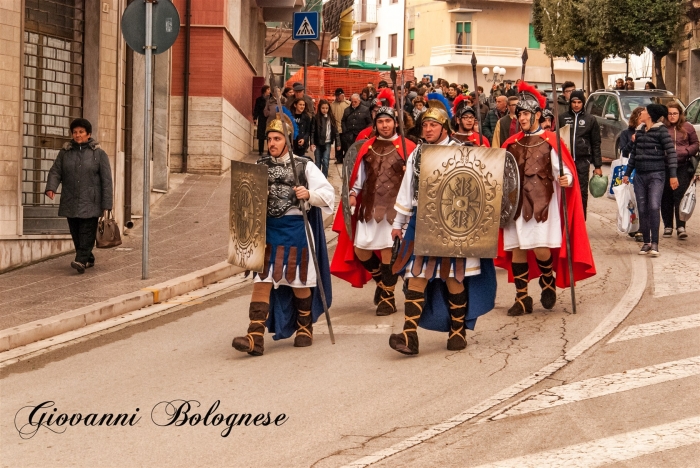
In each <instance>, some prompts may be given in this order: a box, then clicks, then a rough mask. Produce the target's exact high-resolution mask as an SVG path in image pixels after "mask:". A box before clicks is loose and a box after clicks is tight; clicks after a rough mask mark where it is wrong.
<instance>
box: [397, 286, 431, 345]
mask: <svg viewBox="0 0 700 468" xmlns="http://www.w3.org/2000/svg"><path fill="white" fill-rule="evenodd" d="M424 303H425V292H418V291H413V290H411V289H408V290H406V305H405V312H404V313H405V317H404V323H403V332H401V333H392V334H391V336H390V337H389V346H391V348H392V349H395V350H396V351H398V352H400V353H401V354H407V355H413V354H418V331H417V330H418V321H419V320H420V316H421V314H422V313H423V304H424Z"/></svg>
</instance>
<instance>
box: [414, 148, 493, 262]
mask: <svg viewBox="0 0 700 468" xmlns="http://www.w3.org/2000/svg"><path fill="white" fill-rule="evenodd" d="M505 159H506V151H505V150H504V149H500V148H482V147H469V146H438V145H423V150H422V155H421V168H420V181H419V183H420V185H419V188H418V213H417V223H416V240H415V247H414V249H415V250H414V251H415V254H416V255H422V256H431V257H458V258H459V257H462V258H464V257H477V258H494V257H496V255H497V252H498V228H499V225H500V216H501V203H502V201H503V170H504V165H505Z"/></svg>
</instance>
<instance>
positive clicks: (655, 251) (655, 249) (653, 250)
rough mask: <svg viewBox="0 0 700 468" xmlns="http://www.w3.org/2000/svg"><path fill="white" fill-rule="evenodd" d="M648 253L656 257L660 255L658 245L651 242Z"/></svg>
mask: <svg viewBox="0 0 700 468" xmlns="http://www.w3.org/2000/svg"><path fill="white" fill-rule="evenodd" d="M649 255H651V256H652V257H658V256H659V255H661V254H660V253H659V246H658V245H657V244H651V249H650V250H649Z"/></svg>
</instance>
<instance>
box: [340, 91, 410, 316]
mask: <svg viewBox="0 0 700 468" xmlns="http://www.w3.org/2000/svg"><path fill="white" fill-rule="evenodd" d="M389 97H390V99H389V102H388V104H391V101H393V95H391V96H389ZM374 131H375V133H376V136H374V137H372V138H370V139H369V140H368V141H366V142H365V143H364V144H363V145H362V147H361V148H360V151H359V152H358V155H357V161H356V162H355V166H354V168H353V171H352V174H351V175H350V178H349V188H350V197H349V199H350V204H351V205H352V206H355V208H356V210H355V213H354V214H353V215H352V221H351V225H352V228H353V238H352V239H351V238H350V236H349V235H348V233H347V231H346V229H345V224H344V218H343V207H342V206H339V207H338V212H337V214H336V217H335V221H334V223H333V230H334V231H336V232H337V233H338V234H339V236H338V246H337V248H336V250H335V254H334V255H333V261H332V263H331V274H333V275H335V276H337V277H339V278H341V279H344V280H345V281H348V282H349V283H350V284H351V285H352V286H353V287H356V288H361V287H362V286H363V285H364V284H365V283H367V282H368V281H369V280H370V279H372V278H373V279H374V281H375V282H376V289H375V295H374V304H375V305H376V306H377V311H376V313H377V315H390V314H393V313H394V312H396V301H395V299H394V289H395V286H396V283H397V281H398V275H397V274H395V273H393V272H392V271H391V265H390V262H391V254H392V246H393V239H392V237H391V230H392V223H393V222H394V217H395V216H396V210H395V209H394V204H395V202H396V195H397V193H398V191H399V188H400V186H401V180H402V178H403V173H404V170H405V165H406V157H407V155H408V154H410V153H411V152H412V151H413V150H414V149H415V145H414V144H413V142H411V141H410V140H406V143H405V144H406V148H403V146H402V141H401V138H400V137H399V136H398V135H397V134H396V115H395V111H394V109H393V106H391V107H390V106H381V107H379V108H378V109H377V112H376V115H375V117H374Z"/></svg>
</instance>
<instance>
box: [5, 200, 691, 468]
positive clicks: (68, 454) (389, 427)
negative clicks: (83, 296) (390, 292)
mask: <svg viewBox="0 0 700 468" xmlns="http://www.w3.org/2000/svg"><path fill="white" fill-rule="evenodd" d="M591 209H592V210H593V211H597V212H598V213H601V214H602V216H603V217H609V218H610V219H614V214H613V210H614V207H613V203H612V202H610V201H608V200H594V202H593V203H592V206H591ZM588 229H589V235H590V238H591V243H592V246H593V251H594V253H595V259H596V265H597V268H598V272H599V273H598V275H597V276H596V277H594V278H591V279H590V280H587V281H585V282H583V283H581V284H579V286H578V288H577V294H578V299H579V301H578V314H577V315H572V314H571V313H570V310H571V307H570V296H569V291H568V290H565V291H560V293H559V300H558V304H557V306H556V307H555V309H554V310H553V311H544V310H543V309H542V308H541V307H540V306H539V304H536V308H535V312H534V313H533V314H532V315H530V316H525V317H520V318H511V317H507V316H506V310H507V309H508V307H510V305H511V304H512V298H513V296H514V289H513V286H512V285H509V284H507V282H506V275H505V272H504V271H500V270H499V273H498V281H499V289H498V297H497V308H496V309H495V310H493V311H492V312H491V313H489V314H487V315H486V316H485V317H483V318H481V319H479V322H478V324H477V328H476V331H475V332H471V333H469V334H468V347H467V349H466V350H465V351H461V352H448V351H447V350H446V349H445V345H446V340H447V334H442V333H435V332H428V331H425V330H419V337H420V340H421V352H420V355H418V356H415V357H405V356H402V355H400V354H398V353H396V352H395V351H393V350H391V349H390V348H389V346H388V335H389V334H390V333H391V332H392V331H394V330H399V329H400V328H401V326H402V324H403V314H402V309H403V308H402V306H400V307H399V313H397V314H394V315H393V316H389V317H376V316H375V315H374V307H373V306H372V304H371V298H372V293H373V291H372V290H370V288H365V289H363V290H358V289H352V288H350V287H348V286H347V284H346V283H343V282H341V281H334V284H333V286H334V291H333V292H334V302H333V307H332V317H333V325H334V328H335V330H336V344H335V345H332V344H331V343H330V340H329V339H328V335H327V334H324V333H323V332H324V324H323V323H319V324H317V325H316V326H315V332H316V333H315V337H314V345H313V346H312V347H310V348H294V347H293V346H292V340H284V341H280V342H273V341H272V339H271V337H270V335H267V336H266V346H265V348H266V350H265V355H264V356H262V357H258V358H254V357H250V356H248V355H245V354H241V353H238V352H236V351H235V350H233V349H232V348H231V345H230V343H231V339H232V338H233V337H234V336H237V335H241V334H243V333H244V332H245V329H246V327H247V323H248V320H247V311H248V302H249V294H250V287H245V288H242V289H239V290H236V291H233V292H231V293H228V294H224V295H221V296H219V297H216V298H214V299H210V300H206V301H202V302H201V303H198V304H194V305H191V306H189V307H184V308H181V309H180V310H178V311H176V312H173V313H171V314H169V315H166V316H163V317H159V318H156V319H154V320H151V321H147V322H143V323H139V324H136V325H133V326H131V327H128V328H124V329H121V330H118V331H115V332H113V333H107V334H103V335H100V336H97V337H95V338H93V339H90V340H87V341H82V342H79V343H76V344H73V345H70V346H66V347H63V348H61V349H58V350H55V351H52V352H49V353H46V354H43V355H40V356H37V357H34V358H31V359H28V360H25V361H22V362H19V363H17V364H13V365H11V366H8V367H6V368H4V369H2V370H0V392H1V395H2V398H1V400H0V445H1V446H2V449H1V450H2V456H1V457H0V460H1V462H0V464H1V465H2V466H3V467H5V466H6V467H17V466H27V467H29V466H41V467H54V466H55V467H69V466H80V467H130V466H148V467H180V466H182V467H185V466H187V467H190V466H202V467H204V466H207V467H224V466H226V467H231V466H236V467H238V466H260V467H278V466H285V467H286V466H290V467H297V466H298V467H307V466H314V467H331V466H341V465H345V464H353V463H354V462H356V461H357V460H360V459H363V457H367V456H371V455H373V454H377V453H378V452H380V451H382V450H384V449H386V448H388V447H391V446H395V445H396V444H401V443H402V441H406V439H410V438H411V437H413V436H415V435H416V434H419V433H422V432H423V431H425V430H426V429H430V428H433V427H434V426H435V425H437V424H440V423H442V422H444V421H446V420H449V419H450V418H453V417H455V416H456V415H459V414H460V413H463V412H464V411H465V410H467V409H469V408H472V407H474V406H475V405H478V404H480V403H481V402H483V401H485V400H487V399H489V398H492V397H494V395H497V394H498V393H499V392H501V391H502V390H503V389H506V388H508V387H510V386H512V385H513V384H516V383H517V382H520V381H522V380H523V379H528V378H529V377H531V376H533V375H535V374H536V373H537V372H538V371H540V370H541V369H542V368H544V367H545V366H547V365H549V364H550V363H552V362H555V361H556V360H557V359H561V356H562V355H565V354H566V353H567V352H570V351H571V350H572V349H573V348H574V346H575V345H576V344H577V343H579V342H581V341H582V340H584V339H585V338H586V337H587V336H588V335H589V334H590V333H591V332H592V331H594V330H595V329H596V327H598V326H599V324H601V323H603V322H604V321H605V320H606V317H608V316H609V314H611V311H613V310H616V309H615V307H616V305H618V304H619V303H620V302H621V301H623V300H624V299H625V298H626V297H628V296H629V291H630V282H631V279H633V278H638V277H640V274H641V270H639V268H641V269H646V271H644V275H641V276H645V277H646V287H645V289H644V288H643V289H644V296H643V297H642V299H641V301H640V302H639V305H637V307H636V308H634V310H632V312H631V313H630V315H629V316H628V317H627V318H626V319H625V320H624V321H623V322H622V324H620V325H619V326H617V327H616V328H615V330H614V331H613V332H612V333H610V334H609V335H607V336H606V337H605V339H603V340H602V341H600V343H598V344H597V345H595V346H593V347H592V348H591V349H590V350H588V351H587V352H585V353H583V354H582V355H581V356H579V357H578V358H576V359H575V360H574V361H573V362H571V363H569V364H567V365H565V366H563V367H562V368H561V369H560V370H559V371H557V372H556V373H554V374H553V375H551V376H550V377H548V378H545V379H544V380H542V381H541V382H540V383H538V384H536V385H534V386H532V387H531V388H526V389H524V391H523V392H522V393H521V394H520V395H518V396H517V397H516V398H511V399H506V400H504V401H503V402H502V403H500V404H497V405H492V406H493V407H492V408H489V409H488V411H484V412H483V413H481V414H479V415H477V416H476V417H474V418H471V419H469V420H468V421H466V422H464V423H463V424H460V425H456V426H455V427H453V428H451V429H450V430H445V431H443V432H439V431H438V432H436V433H435V434H436V435H435V436H434V437H431V438H426V439H425V440H424V441H421V442H420V443H416V444H414V445H413V446H412V447H410V448H407V449H405V450H401V451H398V452H397V453H395V454H393V455H392V456H390V457H388V458H383V459H382V458H381V456H380V457H377V460H378V463H377V464H376V466H416V467H423V466H479V465H483V464H489V463H497V462H499V463H500V462H504V461H506V460H510V461H507V462H504V463H510V464H504V465H502V466H602V465H603V464H606V463H617V464H613V465H610V466H620V467H621V466H644V467H646V466H683V467H688V466H698V462H697V461H696V460H697V458H698V457H697V452H698V442H700V440H696V439H694V438H693V437H695V438H697V434H696V433H697V432H698V431H697V427H698V426H699V424H697V423H696V424H694V423H695V422H696V419H693V418H697V417H698V416H700V404H699V403H698V398H697V395H698V390H699V388H698V384H699V383H700V379H699V378H698V371H697V369H698V362H697V356H699V355H700V353H699V352H700V342H699V340H698V334H697V330H698V328H697V326H698V324H699V320H698V318H697V317H695V318H693V317H694V314H698V312H700V311H699V310H698V307H697V304H698V302H700V267H699V266H698V265H700V261H699V260H700V254H698V252H699V251H700V249H699V248H698V247H700V235H693V236H692V237H691V239H690V240H689V241H687V242H686V243H680V242H679V241H677V240H676V239H672V240H669V241H665V242H662V245H661V249H662V256H661V257H659V258H657V259H647V258H642V259H640V258H638V256H636V252H637V250H638V246H637V244H636V243H635V242H634V241H632V240H630V239H629V238H628V237H627V236H622V235H617V234H616V233H615V232H614V225H611V224H610V222H608V221H606V220H605V219H603V218H601V217H600V216H590V217H589V220H588ZM689 231H690V232H691V233H692V234H695V233H697V232H700V222H699V221H698V220H697V219H696V220H693V222H691V224H690V226H689ZM640 265H641V267H640ZM679 266H680V267H682V268H681V269H680V271H679ZM633 269H637V271H636V272H635V271H633ZM635 275H636V276H635ZM397 289H400V288H397ZM530 291H531V294H533V295H535V296H537V294H538V291H539V287H538V286H537V284H536V282H534V281H533V282H532V283H531V285H530ZM399 296H401V295H400V293H399ZM398 302H399V304H402V302H403V301H402V297H401V299H400V300H399V301H398ZM669 319H675V321H674V320H671V321H670V322H668V320H669ZM658 321H664V322H662V324H660V325H651V326H650V327H649V326H646V328H644V327H642V328H641V329H640V328H639V327H637V328H631V329H629V330H630V331H627V332H625V330H628V327H630V326H638V325H644V324H647V323H649V322H658ZM640 330H641V331H640ZM649 330H651V331H649ZM674 330H675V331H674ZM623 332H625V333H627V335H624V336H623V337H628V338H629V337H630V336H632V337H633V338H629V339H624V340H618V341H612V342H610V340H611V339H614V337H616V336H617V334H618V333H623ZM654 332H658V333H656V334H651V335H648V334H649V333H654ZM693 358H695V361H693ZM676 361H679V362H680V364H679V363H677V362H676ZM668 363H671V364H668ZM650 366H657V367H659V366H661V367H660V369H661V370H659V369H657V367H654V368H652V369H651V370H648V369H647V370H642V371H639V372H637V373H635V372H632V373H630V372H631V371H632V370H634V369H640V368H645V367H650ZM664 366H665V367H664ZM667 368H671V369H672V371H664V369H667ZM674 369H675V370H674ZM625 371H627V372H625ZM664 372H665V373H664ZM674 372H675V373H674ZM659 373H660V374H661V377H659V376H657V374H659ZM669 373H670V374H671V377H669V376H668V374H669ZM618 374H622V375H623V376H624V375H626V374H630V375H631V376H632V377H630V378H623V377H620V376H619V375H618ZM637 374H639V375H640V376H641V377H639V379H636V380H635V378H634V376H635V375H637ZM610 375H612V377H609V376H610ZM649 375H651V376H652V377H651V378H649ZM664 376H665V377H664ZM600 377H604V378H603V379H602V381H603V383H600V379H599V378H600ZM672 377H673V378H672ZM596 379H598V380H596ZM640 379H641V380H640ZM655 379H656V380H655ZM611 381H612V382H613V383H612V384H610V382H611ZM639 381H643V382H644V385H641V384H640V383H639ZM581 382H583V383H581ZM571 384H577V385H574V386H573V387H572V386H571ZM567 385H569V386H567ZM610 385H612V387H611V386H610ZM640 385H641V386H640ZM605 388H608V390H605ZM610 388H612V390H610ZM620 389H622V390H620ZM545 390H546V391H548V392H553V393H541V392H543V391H545ZM606 392H607V393H606ZM531 394H532V395H531ZM174 400H190V401H197V402H199V404H200V405H201V406H199V407H196V403H194V402H193V403H192V405H193V407H192V409H191V410H190V413H189V415H190V416H192V415H193V414H194V413H195V412H198V413H199V414H201V416H202V417H203V416H204V415H205V414H206V412H207V410H208V409H209V408H210V406H211V405H212V404H214V402H216V401H219V402H220V404H219V407H218V409H217V410H216V411H215V412H214V413H221V414H223V415H224V416H228V415H230V414H232V413H236V414H239V413H252V414H253V415H255V414H258V413H264V414H267V413H268V412H269V413H270V414H271V419H273V420H274V418H275V417H276V416H279V415H281V414H284V415H285V418H284V419H283V420H281V422H283V423H282V424H280V425H275V424H274V423H273V424H270V425H267V426H254V425H250V426H233V428H232V429H231V430H230V433H227V435H226V437H224V436H222V433H223V432H225V429H226V424H225V423H223V424H220V425H218V426H213V425H211V424H210V425H208V426H204V425H203V423H202V422H201V421H199V422H198V423H197V424H196V425H190V424H187V425H184V426H180V427H175V426H172V425H171V426H164V425H158V424H164V423H165V422H166V421H167V419H168V414H167V413H166V412H165V409H166V408H167V407H166V405H164V404H162V402H172V401H174ZM520 400H522V402H520ZM45 401H53V402H55V407H51V408H47V410H46V412H47V413H48V414H51V413H52V412H53V408H57V411H56V414H60V413H66V414H68V415H69V417H70V415H73V414H74V413H81V414H82V415H83V417H85V416H86V415H87V414H89V413H96V414H98V415H102V414H105V413H126V414H128V415H129V417H131V416H132V415H135V416H134V418H133V419H132V421H133V420H135V419H137V418H139V417H140V419H139V420H138V422H136V423H135V424H133V425H128V424H127V425H126V426H122V425H118V426H109V427H107V426H104V425H103V426H86V425H84V424H83V423H82V422H81V423H79V424H77V425H75V426H69V425H64V426H62V427H58V426H55V425H54V426H51V428H52V429H53V430H55V431H61V432H60V433H55V432H52V431H51V430H49V429H48V428H46V427H40V428H38V430H37V431H36V433H35V434H34V435H33V437H31V438H29V435H31V432H32V431H33V430H34V429H36V427H34V428H32V427H31V426H29V427H27V426H24V429H23V431H24V432H25V437H27V438H26V439H23V438H21V437H20V434H19V433H18V431H17V429H16V426H19V427H20V428H22V426H23V425H24V424H26V421H27V418H28V412H29V411H30V409H29V408H26V407H31V406H35V405H38V404H40V403H42V402H45ZM518 402H520V403H518ZM553 402H560V403H557V404H555V403H553ZM561 402H563V403H561ZM22 408H24V409H22ZM137 408H138V411H137V410H136V409H137ZM170 408H171V409H172V407H170ZM40 414H41V411H40V412H38V413H37V415H40ZM48 414H47V416H48ZM279 417H280V418H281V416H279ZM278 421H280V420H279V419H278ZM189 422H197V418H196V417H195V418H194V419H190V421H189ZM157 423H158V424H157ZM689 427H690V429H688V428H689ZM694 434H695V435H694ZM625 435H628V437H627V439H625V438H624V437H623V436H625ZM669 437H670V439H669ZM630 440H632V441H638V442H637V443H634V442H633V443H630V442H629V441H630ZM586 444H588V445H586ZM611 447H612V448H615V447H623V450H622V451H623V452H624V453H626V454H627V455H626V456H627V457H629V456H630V455H629V454H633V456H634V457H633V458H631V459H630V460H628V461H624V460H623V459H620V458H619V457H620V456H619V455H618V458H615V455H614V453H613V454H612V455H611V454H610V452H611V451H610V448H611ZM567 450H568V451H567ZM644 450H646V451H647V452H648V453H646V452H644ZM618 451H619V450H618ZM599 452H600V453H602V455H600V457H597V458H596V457H591V456H587V457H584V458H585V460H583V461H581V462H580V463H579V462H576V463H574V461H575V459H576V454H581V453H584V454H591V453H592V454H598V453H599ZM613 452H614V450H613ZM523 456H530V457H531V458H532V457H534V458H532V459H531V460H525V459H522V457H523ZM537 457H539V458H537ZM557 457H558V458H557ZM606 457H607V458H606ZM579 458H580V457H579ZM511 459H516V460H515V461H513V460H511ZM561 459H563V460H565V462H564V464H561V465H556V463H555V462H556V461H557V460H561ZM533 460H534V461H533ZM572 460H574V461H572ZM591 460H593V462H596V463H598V462H600V460H603V461H602V462H600V463H598V464H594V463H593V462H592V461H591ZM577 463H578V464H577ZM586 463H587V464H586ZM355 465H356V466H363V465H364V463H359V464H358V463H355ZM493 466H501V465H493Z"/></svg>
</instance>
